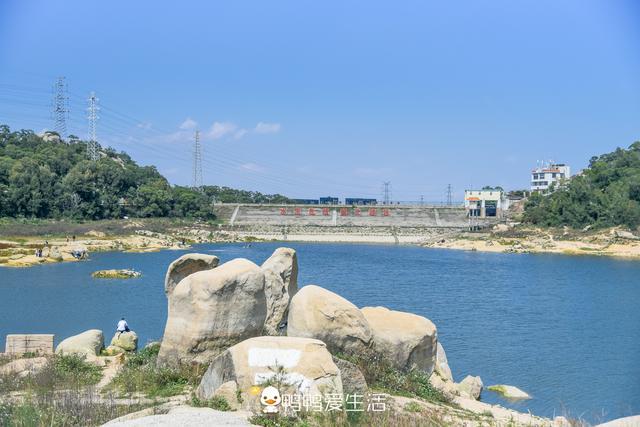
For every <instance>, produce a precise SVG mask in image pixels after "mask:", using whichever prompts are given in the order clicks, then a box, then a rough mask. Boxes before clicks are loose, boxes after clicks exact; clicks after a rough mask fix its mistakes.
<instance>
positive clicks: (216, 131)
mask: <svg viewBox="0 0 640 427" xmlns="http://www.w3.org/2000/svg"><path fill="white" fill-rule="evenodd" d="M236 129H238V126H237V125H235V124H234V123H231V122H214V123H213V125H211V129H209V132H208V133H207V136H208V137H209V138H211V139H220V138H222V137H223V136H226V135H229V134H231V133H234V132H235V131H236Z"/></svg>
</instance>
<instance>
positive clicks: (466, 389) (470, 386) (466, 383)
mask: <svg viewBox="0 0 640 427" xmlns="http://www.w3.org/2000/svg"><path fill="white" fill-rule="evenodd" d="M456 388H457V389H458V391H459V392H460V395H461V396H463V397H468V398H470V399H475V400H478V399H479V398H480V393H482V379H480V377H474V376H471V375H467V376H466V377H464V379H463V380H462V381H460V383H459V384H456Z"/></svg>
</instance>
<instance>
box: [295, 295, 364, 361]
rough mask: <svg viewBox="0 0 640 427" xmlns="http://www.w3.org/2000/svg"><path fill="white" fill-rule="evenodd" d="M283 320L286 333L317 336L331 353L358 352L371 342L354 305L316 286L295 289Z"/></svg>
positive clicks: (361, 316)
mask: <svg viewBox="0 0 640 427" xmlns="http://www.w3.org/2000/svg"><path fill="white" fill-rule="evenodd" d="M287 319H288V321H287V335H288V336H290V337H304V338H315V339H319V340H321V341H323V342H324V343H325V344H327V348H328V349H329V351H331V352H332V353H344V354H358V353H361V352H363V351H365V350H367V349H368V348H369V347H370V346H371V343H372V339H373V337H372V334H371V329H370V328H369V324H368V323H367V321H366V319H365V317H364V315H363V314H362V313H361V312H360V310H358V307H356V306H355V305H353V304H351V303H350V302H349V301H347V300H346V299H344V298H342V297H341V296H339V295H336V294H334V293H333V292H331V291H328V290H326V289H323V288H321V287H319V286H315V285H308V286H305V287H303V288H302V289H300V290H299V291H298V293H297V294H296V295H295V296H294V297H293V298H292V299H291V304H290V305H289V316H288V318H287Z"/></svg>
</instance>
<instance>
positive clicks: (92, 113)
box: [87, 92, 100, 162]
mask: <svg viewBox="0 0 640 427" xmlns="http://www.w3.org/2000/svg"><path fill="white" fill-rule="evenodd" d="M99 109H100V107H98V98H96V94H95V93H94V92H91V95H89V108H88V111H89V115H88V116H87V118H88V119H89V143H88V144H87V157H89V159H90V160H93V161H94V162H95V161H96V160H98V139H97V137H96V122H97V121H98V110H99Z"/></svg>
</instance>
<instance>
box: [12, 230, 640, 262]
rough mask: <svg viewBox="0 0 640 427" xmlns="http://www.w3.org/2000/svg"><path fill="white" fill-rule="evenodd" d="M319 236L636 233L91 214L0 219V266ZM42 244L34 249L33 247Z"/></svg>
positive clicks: (573, 249) (587, 246)
mask: <svg viewBox="0 0 640 427" xmlns="http://www.w3.org/2000/svg"><path fill="white" fill-rule="evenodd" d="M254 241H276V242H319V243H373V244H391V245H393V244H404V245H416V246H422V247H425V248H442V249H455V250H467V251H479V252H494V253H551V254H566V255H598V256H612V257H623V258H628V259H640V238H638V237H636V236H635V235H633V234H631V233H630V232H628V231H623V230H620V229H607V230H599V231H594V232H589V231H587V232H578V231H575V230H567V229H539V228H532V227H523V226H516V227H511V226H506V225H504V224H501V225H498V226H496V227H494V228H493V229H492V230H491V231H485V232H473V233H471V232H465V231H460V230H455V229H440V230H437V229H433V230H432V229H429V230H427V229H425V230H420V229H413V230H409V231H406V230H397V229H395V230H390V229H375V228H361V229H360V228H353V227H352V228H346V229H343V228H339V229H335V228H330V227H298V228H295V229H291V230H288V231H287V230H282V229H280V228H272V229H269V228H265V227H256V228H255V229H251V228H243V229H237V228H231V227H226V226H224V225H219V224H213V223H199V222H192V221H184V220H181V221H175V220H165V219H134V220H113V221H95V222H83V223H73V222H54V221H34V222H31V223H29V222H18V221H14V222H10V221H9V222H7V221H5V222H3V223H0V266H6V267H29V266H33V265H40V264H46V263H55V262H71V261H77V259H76V257H74V253H75V254H76V255H77V253H78V252H79V251H80V252H82V251H86V252H87V253H88V254H89V255H90V254H91V253H94V252H104V251H122V252H155V251H159V250H165V249H169V250H181V249H187V248H189V247H190V246H191V245H192V244H197V243H215V242H219V243H229V242H254ZM38 251H42V256H37V252H38Z"/></svg>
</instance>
